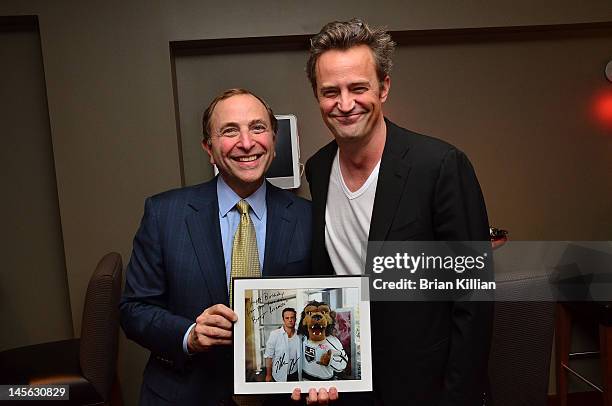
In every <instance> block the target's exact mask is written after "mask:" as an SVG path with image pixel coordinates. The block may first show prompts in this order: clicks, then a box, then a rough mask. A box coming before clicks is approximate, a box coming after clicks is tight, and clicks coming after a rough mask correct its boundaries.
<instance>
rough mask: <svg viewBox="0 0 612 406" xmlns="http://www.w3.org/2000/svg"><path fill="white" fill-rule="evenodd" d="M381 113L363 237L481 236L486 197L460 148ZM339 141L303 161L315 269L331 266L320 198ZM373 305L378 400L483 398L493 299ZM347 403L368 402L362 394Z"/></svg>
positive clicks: (475, 401) (484, 236)
mask: <svg viewBox="0 0 612 406" xmlns="http://www.w3.org/2000/svg"><path fill="white" fill-rule="evenodd" d="M385 121H386V125H387V138H386V143H385V147H384V151H383V156H382V161H381V164H380V171H379V175H378V184H377V189H376V197H375V200H374V207H373V210H372V220H371V223H370V232H369V236H368V240H369V241H406V240H414V241H435V240H439V241H488V240H489V236H488V228H489V225H488V220H487V213H486V208H485V204H484V199H483V196H482V192H481V190H480V186H479V184H478V180H477V179H476V175H475V173H474V169H473V168H472V165H471V164H470V162H469V160H468V158H467V157H466V156H465V154H463V153H462V152H461V151H459V150H458V149H456V148H455V147H453V146H452V145H450V144H448V143H446V142H444V141H441V140H438V139H435V138H431V137H427V136H424V135H420V134H416V133H414V132H411V131H408V130H405V129H403V128H400V127H398V126H396V125H395V124H393V123H392V122H390V121H388V120H385ZM337 149H338V146H337V144H336V142H335V141H332V142H331V143H329V144H328V145H326V146H325V147H323V148H322V149H321V150H319V151H318V152H317V153H316V154H315V155H314V156H313V157H312V158H311V159H309V160H308V162H307V163H306V177H307V179H308V182H309V185H310V192H311V195H312V202H313V243H312V264H313V273H315V274H333V267H332V265H331V262H330V259H329V255H328V253H327V250H326V248H325V205H326V202H327V190H328V186H329V176H330V172H331V167H332V162H333V158H334V156H335V154H336V151H337ZM371 314H372V347H373V349H372V357H373V376H374V393H375V396H376V397H377V398H378V400H382V401H383V403H384V404H385V405H398V404H410V405H449V406H450V405H453V406H457V405H466V406H467V405H470V406H473V405H480V404H482V403H483V401H482V397H483V391H484V390H485V387H486V369H487V360H488V354H489V346H490V340H491V327H492V321H493V305H492V303H470V302H453V303H449V302H427V303H426V302H418V303H417V302H373V303H372V304H371ZM370 396H371V395H370ZM341 397H343V396H341ZM344 398H345V399H346V398H350V396H344ZM357 400H361V401H360V402H358V401H357ZM351 402H352V403H354V404H355V403H368V402H367V401H366V400H364V397H363V396H362V397H360V398H359V399H351Z"/></svg>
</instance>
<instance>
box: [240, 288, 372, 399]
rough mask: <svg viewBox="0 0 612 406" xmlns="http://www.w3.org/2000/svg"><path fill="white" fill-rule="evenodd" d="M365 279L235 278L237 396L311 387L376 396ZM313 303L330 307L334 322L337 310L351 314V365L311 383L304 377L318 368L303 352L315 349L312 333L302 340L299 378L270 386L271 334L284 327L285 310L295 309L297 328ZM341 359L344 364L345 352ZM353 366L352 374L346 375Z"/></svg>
mask: <svg viewBox="0 0 612 406" xmlns="http://www.w3.org/2000/svg"><path fill="white" fill-rule="evenodd" d="M363 279H364V278H363V277H361V276H346V277H307V278H255V279H252V278H236V279H234V280H233V288H232V290H233V295H234V300H233V302H234V311H235V312H236V314H237V315H238V321H237V322H236V323H235V324H234V393H235V394H264V393H287V394H290V393H291V392H292V391H293V390H294V389H295V388H300V389H301V391H302V393H307V392H308V390H309V389H310V388H316V389H319V388H326V389H329V388H331V387H335V388H337V389H338V391H339V392H360V391H371V390H372V355H371V337H370V304H369V301H368V300H365V299H364V298H366V297H367V292H366V293H365V294H364V292H363V291H362V289H364V288H365V289H367V287H368V283H367V280H366V281H364V280H363ZM312 300H316V301H317V302H318V303H324V304H327V305H328V307H329V309H330V310H331V312H330V313H332V312H333V313H334V314H332V315H331V316H334V317H335V310H336V309H338V311H342V312H345V313H346V312H347V311H350V314H351V327H350V330H351V337H350V340H351V344H350V351H349V352H350V360H348V358H347V361H348V362H347V366H346V367H345V369H344V370H342V371H340V372H338V371H336V370H334V375H333V377H332V378H330V379H329V380H317V381H312V380H306V378H305V376H306V375H308V374H307V373H304V374H303V372H306V370H309V369H308V368H312V366H311V365H313V364H312V357H310V361H307V360H306V359H307V358H308V357H306V356H304V352H307V353H308V352H309V350H311V349H312V348H309V346H312V343H313V341H310V340H309V338H308V337H307V336H308V334H301V335H297V337H298V339H299V340H300V344H299V347H300V349H301V350H302V351H301V353H300V355H299V360H298V361H297V362H298V363H299V364H298V365H299V370H300V373H299V377H300V378H299V379H298V380H297V381H292V382H266V381H265V357H264V352H265V351H264V349H265V345H266V341H267V339H268V338H269V334H270V331H272V330H274V329H277V328H281V327H282V311H283V309H285V308H294V309H295V310H296V313H297V315H296V329H297V328H298V325H299V323H300V321H301V320H300V319H301V316H302V312H303V310H304V309H305V307H306V306H308V304H309V303H311V301H312ZM309 309H311V308H309ZM305 319H308V317H306V318H305ZM304 325H306V321H305V322H304ZM336 331H337V330H336ZM296 334H297V333H296ZM332 335H333V333H332ZM326 339H328V340H329V341H327V342H332V343H336V344H337V343H338V341H336V339H335V338H331V339H330V337H327V338H326ZM346 339H347V338H346V337H344V340H346ZM334 354H336V352H334ZM337 356H338V359H342V354H341V353H338V354H337ZM344 356H345V357H348V354H346V353H344ZM309 362H310V364H309ZM317 363H318V362H317ZM307 364H308V365H307ZM330 365H331V363H330ZM349 365H350V368H351V370H350V371H347V368H349ZM310 370H311V369H310ZM302 375H304V376H302Z"/></svg>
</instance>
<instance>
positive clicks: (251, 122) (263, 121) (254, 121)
mask: <svg viewBox="0 0 612 406" xmlns="http://www.w3.org/2000/svg"><path fill="white" fill-rule="evenodd" d="M255 124H264V125H266V126H267V125H268V123H266V120H262V119H260V118H258V119H255V120H252V121H249V127H250V126H252V125H255Z"/></svg>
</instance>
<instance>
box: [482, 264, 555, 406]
mask: <svg viewBox="0 0 612 406" xmlns="http://www.w3.org/2000/svg"><path fill="white" fill-rule="evenodd" d="M526 292H528V293H527V294H526ZM496 297H497V298H498V301H496V303H495V320H494V324H493V339H492V343H491V354H490V357H489V378H490V381H491V394H492V398H493V403H494V405H495V406H506V405H508V406H523V405H524V406H545V405H546V404H547V395H548V382H549V374H550V355H551V349H552V339H553V333H554V309H555V307H554V303H553V302H552V301H551V300H550V289H549V284H548V277H547V276H546V275H540V276H529V275H510V276H502V278H501V280H499V279H498V281H497V286H496ZM526 297H529V298H533V301H525V298H526ZM517 299H518V301H515V300H517ZM538 299H540V300H539V301H537V300H538ZM499 300H501V301H499ZM530 300H531V299H530Z"/></svg>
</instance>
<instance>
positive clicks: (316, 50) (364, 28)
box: [306, 18, 395, 96]
mask: <svg viewBox="0 0 612 406" xmlns="http://www.w3.org/2000/svg"><path fill="white" fill-rule="evenodd" d="M358 45H367V46H368V47H369V48H370V49H371V50H372V54H373V55H374V61H375V63H376V75H377V76H378V82H379V84H380V86H381V87H382V85H383V81H384V79H385V77H386V76H388V75H389V74H390V73H391V67H392V66H393V61H392V56H393V51H394V49H395V42H393V40H392V39H391V36H390V35H389V34H388V33H387V32H386V31H385V28H384V27H370V26H369V25H368V24H367V23H365V22H364V21H361V20H359V19H356V18H354V19H352V20H350V21H334V22H331V23H328V24H326V25H325V26H324V27H323V28H322V29H321V31H319V33H318V34H317V35H315V36H314V37H312V38H311V39H310V57H309V58H308V62H307V64H306V73H307V74H308V80H310V84H311V85H312V90H313V91H314V94H315V96H316V95H317V76H316V68H317V61H318V60H319V57H320V56H321V54H323V53H324V52H325V51H330V50H332V49H338V50H347V49H349V48H352V47H354V46H358Z"/></svg>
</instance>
